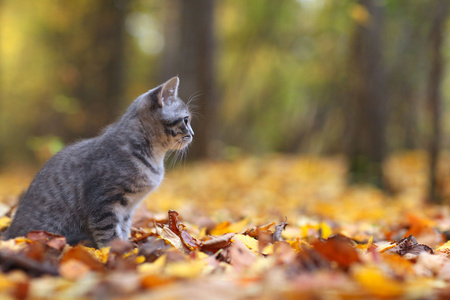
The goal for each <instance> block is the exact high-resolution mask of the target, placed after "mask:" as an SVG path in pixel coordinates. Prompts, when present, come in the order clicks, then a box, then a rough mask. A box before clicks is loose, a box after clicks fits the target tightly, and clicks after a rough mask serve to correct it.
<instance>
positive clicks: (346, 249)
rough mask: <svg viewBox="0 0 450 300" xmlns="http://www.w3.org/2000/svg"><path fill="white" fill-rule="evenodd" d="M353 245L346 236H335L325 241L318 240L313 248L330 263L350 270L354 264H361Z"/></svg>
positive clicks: (313, 243) (312, 244)
mask: <svg viewBox="0 0 450 300" xmlns="http://www.w3.org/2000/svg"><path fill="white" fill-rule="evenodd" d="M352 243H353V242H352V241H351V240H350V239H349V238H347V237H345V236H342V235H334V236H331V237H329V238H328V239H327V240H325V241H321V240H316V241H315V242H312V243H311V246H312V247H313V249H314V250H316V251H317V252H319V253H320V254H321V255H322V256H323V257H325V258H326V259H328V260H329V261H334V262H336V263H337V264H338V265H339V266H341V267H343V268H349V267H350V266H351V265H352V264H353V263H355V262H359V257H358V252H357V251H356V249H355V248H354V247H353V244H352Z"/></svg>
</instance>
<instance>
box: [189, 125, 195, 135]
mask: <svg viewBox="0 0 450 300" xmlns="http://www.w3.org/2000/svg"><path fill="white" fill-rule="evenodd" d="M188 131H189V134H190V135H192V137H193V136H194V130H192V127H191V125H190V124H188Z"/></svg>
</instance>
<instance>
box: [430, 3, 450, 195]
mask: <svg viewBox="0 0 450 300" xmlns="http://www.w3.org/2000/svg"><path fill="white" fill-rule="evenodd" d="M447 13H448V1H447V0H438V1H436V2H435V3H434V13H433V14H432V20H431V28H430V35H429V38H430V43H429V45H430V54H431V59H430V60H431V62H430V67H431V68H430V73H429V77H428V89H427V98H428V101H429V102H428V104H429V111H430V116H431V121H432V126H431V128H432V133H431V139H430V145H429V155H430V173H429V201H431V202H436V203H439V202H441V198H440V197H439V195H438V193H437V180H436V178H437V162H438V157H439V148H440V145H441V139H442V136H441V131H442V124H441V119H442V95H441V83H442V78H443V65H444V58H443V55H442V45H443V44H444V37H445V21H446V20H447Z"/></svg>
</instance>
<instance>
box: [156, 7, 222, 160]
mask: <svg viewBox="0 0 450 300" xmlns="http://www.w3.org/2000/svg"><path fill="white" fill-rule="evenodd" d="M169 5H172V7H173V8H178V13H177V12H173V9H172V11H170V12H169V16H168V22H170V24H168V29H166V38H167V45H168V46H169V47H168V49H167V51H166V54H165V58H164V63H163V73H164V74H166V77H170V76H173V75H176V74H178V75H179V76H180V80H181V84H180V96H181V97H182V98H184V100H187V101H190V100H191V99H192V98H195V99H194V104H195V107H196V108H197V109H198V110H197V109H194V110H195V111H196V112H197V113H198V117H194V118H193V121H192V123H193V124H192V125H193V126H192V127H193V129H194V132H195V137H194V143H193V145H192V149H191V150H190V154H189V156H190V157H192V158H194V159H198V158H205V157H208V156H210V155H211V141H212V140H213V138H214V136H215V128H216V127H215V126H216V119H217V105H218V103H219V100H218V98H217V95H216V93H215V78H216V73H215V71H216V69H215V55H214V52H215V17H214V16H215V1H213V0H179V1H177V2H172V3H171V4H169ZM177 15H178V19H176V18H175V16H177ZM174 24H177V25H178V26H177V27H178V28H175V27H174ZM170 74H172V75H170Z"/></svg>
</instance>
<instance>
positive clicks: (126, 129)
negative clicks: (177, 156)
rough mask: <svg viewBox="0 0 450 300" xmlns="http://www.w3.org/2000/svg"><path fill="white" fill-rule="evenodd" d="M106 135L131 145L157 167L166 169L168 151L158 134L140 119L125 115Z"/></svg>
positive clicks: (131, 149) (118, 141)
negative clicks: (154, 133)
mask: <svg viewBox="0 0 450 300" xmlns="http://www.w3.org/2000/svg"><path fill="white" fill-rule="evenodd" d="M105 135H107V136H110V138H112V139H113V140H114V141H116V143H120V144H121V145H123V146H126V147H129V150H130V151H133V150H135V151H139V152H141V153H142V154H143V155H144V156H145V157H146V158H147V159H148V160H149V161H150V162H151V163H152V164H153V165H154V166H155V167H158V168H159V169H160V170H164V158H165V156H166V153H167V151H168V149H167V147H165V146H164V145H162V144H161V143H160V141H159V138H158V137H157V136H154V135H153V134H152V132H151V131H149V130H146V129H145V128H144V126H143V125H142V123H141V122H139V120H138V119H137V118H136V117H134V116H133V115H132V116H127V114H125V115H124V117H123V118H122V119H121V120H119V121H118V122H117V123H114V124H113V125H111V126H110V127H109V128H108V129H107V131H106V132H105Z"/></svg>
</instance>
